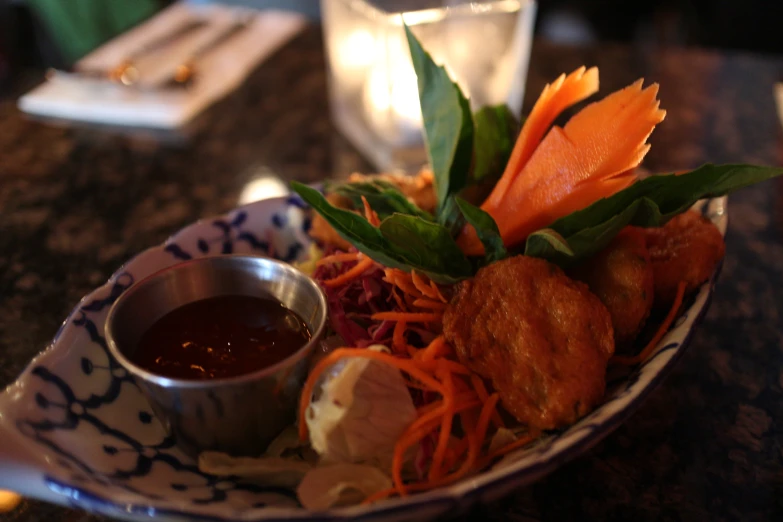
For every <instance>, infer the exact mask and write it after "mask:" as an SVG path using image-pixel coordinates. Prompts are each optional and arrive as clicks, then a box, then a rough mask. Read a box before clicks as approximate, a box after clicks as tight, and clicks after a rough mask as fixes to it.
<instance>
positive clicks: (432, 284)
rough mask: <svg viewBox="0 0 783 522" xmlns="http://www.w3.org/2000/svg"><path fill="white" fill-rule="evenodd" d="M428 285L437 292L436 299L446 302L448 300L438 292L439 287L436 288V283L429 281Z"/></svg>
mask: <svg viewBox="0 0 783 522" xmlns="http://www.w3.org/2000/svg"><path fill="white" fill-rule="evenodd" d="M430 286H431V287H432V289H433V290H435V292H436V293H437V294H438V296H437V297H438V299H440V301H441V302H442V303H448V300H447V299H446V298H445V297H443V294H441V293H440V288H438V284H437V283H436V282H435V281H430Z"/></svg>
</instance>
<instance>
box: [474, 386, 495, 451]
mask: <svg viewBox="0 0 783 522" xmlns="http://www.w3.org/2000/svg"><path fill="white" fill-rule="evenodd" d="M499 399H500V395H498V394H497V393H493V394H492V395H490V396H489V399H487V402H485V403H484V406H482V408H481V413H480V414H479V419H478V423H477V424H476V435H477V436H476V439H478V440H479V441H483V440H484V439H485V438H486V437H487V429H488V428H489V419H490V417H492V412H493V411H495V406H496V405H497V403H498V400H499Z"/></svg>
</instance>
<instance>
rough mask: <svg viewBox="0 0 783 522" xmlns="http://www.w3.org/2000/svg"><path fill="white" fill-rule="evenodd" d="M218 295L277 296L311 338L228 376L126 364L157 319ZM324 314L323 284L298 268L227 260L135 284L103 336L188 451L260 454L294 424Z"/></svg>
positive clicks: (179, 268)
mask: <svg viewBox="0 0 783 522" xmlns="http://www.w3.org/2000/svg"><path fill="white" fill-rule="evenodd" d="M221 295H249V296H257V297H273V298H276V299H277V300H279V301H280V302H282V303H283V304H284V305H285V306H286V307H288V308H289V309H290V310H293V311H294V312H296V313H297V314H298V315H299V316H300V317H301V318H302V319H303V320H304V321H305V323H306V324H307V327H308V328H309V330H310V332H311V333H312V338H311V339H310V341H309V342H308V343H307V344H305V345H303V346H302V347H301V348H300V349H299V350H298V351H296V352H295V353H293V354H292V355H290V356H289V357H288V358H286V359H284V360H283V361H280V362H279V363H277V364H275V365H273V366H269V367H267V368H263V369H261V370H258V371H255V372H253V373H248V374H245V375H241V376H238V377H231V378H226V379H214V380H184V379H171V378H168V377H163V376H161V375H156V374H154V373H151V372H149V371H147V370H144V369H142V368H140V367H138V366H136V365H135V364H133V363H132V362H131V361H130V360H129V358H130V356H132V355H133V352H134V350H136V348H137V346H138V343H139V340H140V339H141V337H142V335H143V334H144V333H145V332H146V331H147V330H148V329H149V328H150V327H151V326H152V325H153V324H154V323H155V322H156V321H157V320H158V319H160V318H161V317H163V316H164V315H166V314H167V313H169V312H171V311H172V310H174V309H176V308H179V307H181V306H183V305H186V304H188V303H192V302H194V301H200V300H202V299H207V298H210V297H216V296H221ZM326 317H327V303H326V297H325V296H324V293H323V291H322V290H321V288H320V286H319V285H318V283H316V282H315V281H314V280H312V279H311V278H309V277H308V276H306V275H305V274H303V273H302V272H300V271H299V270H297V269H296V268H294V267H292V266H290V265H287V264H286V263H282V262H280V261H275V260H273V259H268V258H263V257H253V256H240V255H233V256H232V255H230V256H217V257H206V258H201V259H196V260H193V261H186V262H184V263H181V264H177V265H174V266H172V267H170V268H167V269H165V270H163V271H160V272H158V273H155V274H153V275H151V276H149V277H148V278H146V279H143V280H141V281H139V282H138V283H136V284H134V285H133V286H131V287H130V288H129V289H128V290H127V291H126V292H125V293H123V294H122V295H121V296H120V297H119V298H118V299H117V301H116V302H115V303H114V305H113V306H112V308H111V310H110V311H109V315H108V317H107V320H106V330H105V333H106V340H107V342H108V345H109V350H110V351H111V354H112V355H113V356H114V358H115V359H116V360H117V361H118V362H119V364H121V365H122V366H123V367H124V368H125V369H126V370H127V371H128V372H129V373H130V374H131V375H132V376H133V377H134V379H135V381H136V383H137V384H138V386H139V388H140V389H141V390H142V392H143V393H144V394H145V395H146V396H147V398H148V399H149V401H150V404H151V406H152V408H153V411H154V412H155V414H156V415H157V416H158V418H159V419H160V420H161V422H163V424H164V426H165V427H166V429H167V430H168V432H169V433H170V434H171V435H173V436H175V437H176V441H177V444H178V445H179V446H180V447H181V448H182V449H183V450H184V451H186V452H187V453H189V454H191V455H194V456H195V455H197V454H198V453H199V452H201V451H205V450H212V451H223V452H226V453H229V454H231V455H235V456H256V455H259V454H261V453H263V451H264V450H265V448H266V447H267V445H268V444H269V442H271V441H272V439H274V438H275V437H276V436H277V435H278V434H279V433H280V432H281V431H282V430H283V428H285V427H286V426H288V425H289V424H291V423H292V422H293V421H294V419H295V417H296V407H297V401H298V397H299V392H300V390H301V388H302V385H303V384H304V380H305V379H306V377H307V369H308V360H309V358H310V355H311V354H312V353H313V350H314V347H315V346H316V344H317V343H318V341H319V339H320V337H321V335H322V334H323V330H324V327H325V325H326Z"/></svg>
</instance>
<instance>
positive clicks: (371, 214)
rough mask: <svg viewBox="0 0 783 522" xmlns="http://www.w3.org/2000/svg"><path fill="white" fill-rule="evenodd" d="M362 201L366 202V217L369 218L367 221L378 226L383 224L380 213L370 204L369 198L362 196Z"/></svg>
mask: <svg viewBox="0 0 783 522" xmlns="http://www.w3.org/2000/svg"><path fill="white" fill-rule="evenodd" d="M362 203H363V204H364V217H365V218H366V219H367V221H369V222H370V224H371V225H372V226H374V227H377V226H379V225H380V224H381V220H380V219H379V218H378V214H377V213H376V212H375V211H374V210H373V209H372V207H370V204H369V203H368V202H367V198H365V197H364V196H362Z"/></svg>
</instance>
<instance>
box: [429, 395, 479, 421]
mask: <svg viewBox="0 0 783 522" xmlns="http://www.w3.org/2000/svg"><path fill="white" fill-rule="evenodd" d="M475 400H479V397H478V396H477V395H476V392H474V391H473V390H469V391H465V392H461V393H457V394H456V395H455V396H454V402H455V403H457V404H462V403H465V402H471V401H475ZM482 402H483V401H482ZM441 406H443V399H438V400H434V401H432V402H431V403H429V404H425V405H424V406H421V407H420V408H418V409H417V410H416V414H417V415H418V416H419V417H421V416H422V415H424V414H425V413H429V412H431V411H432V410H434V409H436V408H440V407H441Z"/></svg>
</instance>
